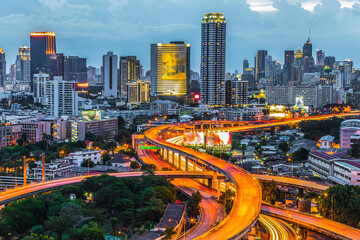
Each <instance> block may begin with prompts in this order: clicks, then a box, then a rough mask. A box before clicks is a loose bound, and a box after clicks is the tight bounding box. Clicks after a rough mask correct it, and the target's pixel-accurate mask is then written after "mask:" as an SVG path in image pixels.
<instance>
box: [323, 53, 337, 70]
mask: <svg viewBox="0 0 360 240" xmlns="http://www.w3.org/2000/svg"><path fill="white" fill-rule="evenodd" d="M334 63H335V57H333V56H327V57H325V60H324V64H325V66H327V67H328V68H330V69H333V68H334Z"/></svg>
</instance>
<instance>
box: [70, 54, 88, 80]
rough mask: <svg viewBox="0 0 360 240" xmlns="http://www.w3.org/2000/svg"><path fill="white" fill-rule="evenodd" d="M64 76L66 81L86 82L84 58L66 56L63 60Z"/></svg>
mask: <svg viewBox="0 0 360 240" xmlns="http://www.w3.org/2000/svg"><path fill="white" fill-rule="evenodd" d="M64 75H65V78H64V79H65V80H66V81H75V82H78V83H86V82H87V66H86V58H82V57H79V56H67V57H65V58H64Z"/></svg>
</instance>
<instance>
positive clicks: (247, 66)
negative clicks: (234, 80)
mask: <svg viewBox="0 0 360 240" xmlns="http://www.w3.org/2000/svg"><path fill="white" fill-rule="evenodd" d="M248 68H249V61H248V60H247V59H244V60H243V73H245V70H246V69H248Z"/></svg>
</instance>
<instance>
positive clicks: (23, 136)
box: [16, 133, 28, 146]
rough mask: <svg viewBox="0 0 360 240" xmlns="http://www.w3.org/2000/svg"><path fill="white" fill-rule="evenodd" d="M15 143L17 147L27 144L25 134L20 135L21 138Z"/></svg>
mask: <svg viewBox="0 0 360 240" xmlns="http://www.w3.org/2000/svg"><path fill="white" fill-rule="evenodd" d="M16 143H17V144H18V145H19V146H24V145H26V144H27V143H28V139H27V136H26V134H25V133H23V134H21V137H20V138H19V139H18V140H16Z"/></svg>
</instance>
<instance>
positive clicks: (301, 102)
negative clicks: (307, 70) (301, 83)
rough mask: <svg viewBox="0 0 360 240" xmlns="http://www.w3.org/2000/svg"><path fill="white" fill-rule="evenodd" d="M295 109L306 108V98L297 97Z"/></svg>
mask: <svg viewBox="0 0 360 240" xmlns="http://www.w3.org/2000/svg"><path fill="white" fill-rule="evenodd" d="M295 107H298V108H302V107H304V97H302V96H298V97H295Z"/></svg>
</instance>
